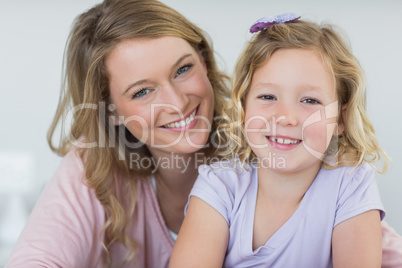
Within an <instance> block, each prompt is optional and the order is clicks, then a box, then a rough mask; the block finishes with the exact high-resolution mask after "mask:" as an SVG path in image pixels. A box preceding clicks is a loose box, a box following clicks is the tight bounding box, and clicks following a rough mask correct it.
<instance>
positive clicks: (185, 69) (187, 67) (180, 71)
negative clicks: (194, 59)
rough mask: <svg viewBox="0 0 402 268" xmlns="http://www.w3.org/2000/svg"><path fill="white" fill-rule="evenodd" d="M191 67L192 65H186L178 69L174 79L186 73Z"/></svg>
mask: <svg viewBox="0 0 402 268" xmlns="http://www.w3.org/2000/svg"><path fill="white" fill-rule="evenodd" d="M191 67H193V64H186V65H184V66H182V67H180V68H179V69H178V70H177V72H176V75H175V76H174V77H175V78H176V77H178V76H179V75H181V74H183V73H185V72H187V71H188V70H190V68H191Z"/></svg>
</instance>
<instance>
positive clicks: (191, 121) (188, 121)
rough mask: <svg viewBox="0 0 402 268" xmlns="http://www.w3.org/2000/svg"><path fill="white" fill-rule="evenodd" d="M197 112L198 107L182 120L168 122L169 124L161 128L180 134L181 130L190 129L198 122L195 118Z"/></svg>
mask: <svg viewBox="0 0 402 268" xmlns="http://www.w3.org/2000/svg"><path fill="white" fill-rule="evenodd" d="M198 110H199V105H198V106H197V108H195V109H194V110H193V111H192V112H190V113H188V114H187V115H186V116H185V117H184V118H183V119H179V120H176V121H173V122H170V123H168V124H166V125H164V126H162V128H165V129H168V130H171V131H175V132H181V131H183V130H187V129H191V128H193V127H194V126H195V125H196V124H197V122H198V119H197V118H196V116H197V114H198Z"/></svg>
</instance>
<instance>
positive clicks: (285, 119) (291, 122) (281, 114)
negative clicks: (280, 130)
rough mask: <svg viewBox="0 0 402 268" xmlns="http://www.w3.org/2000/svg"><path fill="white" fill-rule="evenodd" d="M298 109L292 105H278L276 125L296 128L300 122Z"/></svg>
mask: <svg viewBox="0 0 402 268" xmlns="http://www.w3.org/2000/svg"><path fill="white" fill-rule="evenodd" d="M297 113H298V112H297V109H296V107H294V106H293V105H292V104H290V103H278V109H277V111H276V114H275V123H276V124H278V125H280V126H282V127H286V126H296V125H297V124H298V123H299V122H298V114H297Z"/></svg>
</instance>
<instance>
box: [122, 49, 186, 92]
mask: <svg viewBox="0 0 402 268" xmlns="http://www.w3.org/2000/svg"><path fill="white" fill-rule="evenodd" d="M191 56H193V54H191V53H190V54H186V55H183V56H181V57H180V58H179V59H178V60H177V61H176V62H175V63H174V64H173V65H172V68H171V70H172V71H173V70H175V69H176V68H177V66H178V65H180V63H181V62H182V61H184V60H185V59H186V58H188V57H191ZM147 82H148V79H141V80H138V81H136V82H134V83H132V84H130V85H129V86H128V87H127V88H126V90H124V92H123V94H122V95H125V94H126V93H127V91H129V90H130V89H131V88H132V87H136V86H138V85H141V84H144V83H147Z"/></svg>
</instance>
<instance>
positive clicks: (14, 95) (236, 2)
mask: <svg viewBox="0 0 402 268" xmlns="http://www.w3.org/2000/svg"><path fill="white" fill-rule="evenodd" d="M98 2H100V1H95V0H69V1H66V0H58V1H50V0H0V92H1V95H0V116H1V117H0V118H1V125H0V266H2V264H3V263H4V262H5V260H6V258H7V256H8V254H9V253H10V251H11V249H12V247H13V245H14V243H15V240H16V239H17V237H18V235H19V232H20V231H21V228H22V227H23V225H24V223H25V221H26V219H27V217H28V215H29V213H30V211H31V209H32V207H33V205H34V203H35V201H36V199H37V197H38V195H39V194H40V192H41V190H42V189H43V187H44V185H45V184H46V182H47V181H48V180H49V179H51V177H52V174H53V173H54V172H55V170H56V168H57V167H58V165H59V162H60V158H59V157H58V156H56V155H55V154H54V153H52V152H51V151H50V149H49V147H48V145H47V142H46V132H47V129H48V127H49V125H50V123H51V120H52V117H53V115H54V112H55V109H56V106H57V102H58V97H59V90H60V84H61V72H62V71H61V67H62V57H63V51H64V46H65V42H66V39H67V36H68V33H69V29H70V27H71V24H72V21H73V19H74V18H75V17H76V16H77V15H78V14H79V13H81V12H83V11H84V10H86V9H88V8H90V7H91V6H92V5H94V4H95V3H98ZM162 2H164V3H166V4H168V5H170V6H171V7H173V8H175V9H177V10H178V11H179V12H181V13H182V14H184V15H185V16H186V17H187V18H189V19H190V20H191V21H193V22H194V23H196V24H197V25H198V26H200V27H201V28H202V29H204V30H205V31H206V32H207V33H209V35H210V37H211V39H212V40H213V43H214V48H215V50H216V54H217V57H218V61H219V65H220V67H221V68H222V69H223V70H225V71H226V72H227V73H229V74H231V72H232V70H233V66H234V64H235V61H236V59H237V57H238V55H239V53H240V51H241V49H242V47H243V45H244V43H245V41H246V40H248V39H249V38H250V37H251V34H249V33H248V29H249V27H250V26H251V25H252V24H253V23H254V22H255V21H256V20H257V19H259V18H260V17H262V16H266V15H277V14H281V13H284V12H294V13H297V14H299V15H301V16H302V17H303V18H306V19H310V20H314V21H326V22H330V23H334V24H336V25H338V26H340V27H341V28H342V29H343V30H344V31H345V33H346V34H347V36H348V37H349V39H350V42H351V46H352V50H353V52H354V54H355V55H356V56H357V58H358V59H359V60H360V63H361V64H362V66H363V68H364V70H365V74H366V77H367V85H368V86H367V94H368V112H369V115H370V117H371V120H372V122H373V124H374V126H375V128H376V132H377V135H378V139H379V141H380V144H381V145H382V146H383V148H384V149H385V150H386V151H387V152H388V154H389V156H390V157H391V158H392V160H393V161H392V162H391V166H390V169H389V171H388V173H387V174H385V175H379V176H378V184H379V187H380V191H381V194H382V200H383V203H384V205H385V208H386V210H387V212H388V214H387V216H386V221H387V222H388V223H389V224H390V225H391V226H392V227H394V228H395V229H396V230H397V231H398V232H399V233H400V234H402V213H401V205H402V156H401V151H402V145H401V141H399V137H400V136H401V134H402V120H401V117H402V102H401V100H402V83H401V77H402V70H401V67H400V66H401V63H402V50H401V47H402V32H401V26H402V22H401V20H400V14H401V12H402V1H399V0H393V1H392V0H383V1H378V0H365V1H363V0H338V1H321V0H304V1H298V0H288V1H271V0H265V1H262V0H249V1H243V0H219V1H217V0H203V1H195V0H162Z"/></svg>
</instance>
